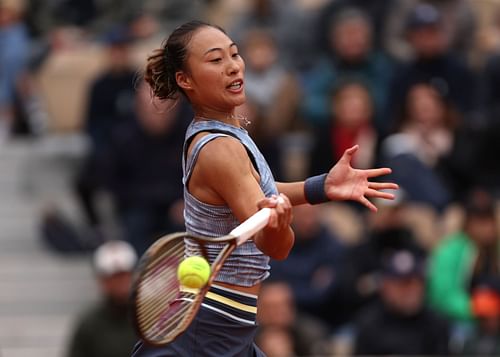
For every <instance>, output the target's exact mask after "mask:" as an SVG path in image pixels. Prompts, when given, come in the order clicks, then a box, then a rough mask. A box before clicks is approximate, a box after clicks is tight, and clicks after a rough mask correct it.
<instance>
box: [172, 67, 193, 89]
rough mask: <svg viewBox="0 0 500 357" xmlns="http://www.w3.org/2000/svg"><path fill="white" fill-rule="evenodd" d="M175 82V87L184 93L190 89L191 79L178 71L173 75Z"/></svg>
mask: <svg viewBox="0 0 500 357" xmlns="http://www.w3.org/2000/svg"><path fill="white" fill-rule="evenodd" d="M175 81H176V82H177V85H178V86H179V87H181V88H182V89H183V90H184V91H188V90H190V89H192V85H191V78H190V77H189V76H188V75H187V74H186V73H185V72H183V71H178V72H176V73H175Z"/></svg>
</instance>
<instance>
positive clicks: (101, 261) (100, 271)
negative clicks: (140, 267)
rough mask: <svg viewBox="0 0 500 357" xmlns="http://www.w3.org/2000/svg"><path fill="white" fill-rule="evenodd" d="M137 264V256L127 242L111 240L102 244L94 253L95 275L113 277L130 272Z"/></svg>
mask: <svg viewBox="0 0 500 357" xmlns="http://www.w3.org/2000/svg"><path fill="white" fill-rule="evenodd" d="M136 263H137V254H136V253H135V250H134V248H133V247H132V246H131V245H130V244H129V243H127V242H125V241H121V240H113V241H109V242H106V243H104V244H102V245H101V246H100V247H99V248H97V250H96V251H95V253H94V267H95V270H96V273H97V275H105V276H109V275H113V274H116V273H121V272H129V271H132V270H133V269H134V267H135V264H136Z"/></svg>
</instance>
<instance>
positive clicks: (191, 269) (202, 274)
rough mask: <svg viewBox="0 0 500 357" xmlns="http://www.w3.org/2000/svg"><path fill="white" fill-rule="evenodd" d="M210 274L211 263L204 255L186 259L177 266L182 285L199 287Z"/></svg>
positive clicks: (205, 281)
mask: <svg viewBox="0 0 500 357" xmlns="http://www.w3.org/2000/svg"><path fill="white" fill-rule="evenodd" d="M209 276H210V264H208V262H207V261H206V259H204V258H202V257H196V256H193V257H189V258H186V259H184V260H183V261H182V262H181V263H180V264H179V268H177V278H178V279H179V282H180V283H181V285H184V286H187V287H188V288H193V289H199V288H201V287H203V286H204V285H205V284H206V283H207V281H208V277H209Z"/></svg>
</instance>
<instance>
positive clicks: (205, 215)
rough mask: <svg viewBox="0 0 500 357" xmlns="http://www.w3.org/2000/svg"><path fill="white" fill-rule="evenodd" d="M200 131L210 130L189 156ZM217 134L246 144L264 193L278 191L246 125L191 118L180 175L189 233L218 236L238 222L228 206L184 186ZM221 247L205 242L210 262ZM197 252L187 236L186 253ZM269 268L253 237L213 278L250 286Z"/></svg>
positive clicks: (257, 281) (218, 136)
mask: <svg viewBox="0 0 500 357" xmlns="http://www.w3.org/2000/svg"><path fill="white" fill-rule="evenodd" d="M200 132H209V134H208V135H205V136H204V137H202V138H201V139H200V140H198V141H197V142H196V143H195V144H194V146H193V148H192V150H191V153H190V154H189V156H188V155H187V151H188V147H189V144H190V143H191V141H192V139H193V138H194V136H195V135H196V134H198V133H200ZM220 137H234V138H236V139H238V140H239V141H240V142H241V143H242V144H243V145H244V146H245V148H246V150H247V153H248V155H249V157H250V160H251V161H252V163H253V165H254V167H255V169H256V170H257V172H258V173H259V175H260V182H259V184H260V188H261V189H262V191H263V192H264V195H265V196H266V197H268V196H271V195H273V194H278V190H277V188H276V183H275V181H274V178H273V175H272V172H271V169H270V168H269V166H268V164H267V162H266V160H265V159H264V156H263V155H262V154H261V152H260V151H259V149H258V148H257V146H256V145H255V143H254V142H253V140H252V139H251V138H250V136H249V135H248V132H247V131H246V130H245V129H243V128H238V127H236V126H233V125H230V124H225V123H221V122H219V121H216V120H206V121H193V122H192V123H191V124H190V125H189V127H188V129H187V131H186V137H185V141H184V149H183V156H182V167H183V172H184V176H183V179H182V182H183V184H184V204H185V208H184V220H185V224H186V231H187V232H188V233H191V234H195V235H202V236H205V237H218V236H222V235H226V234H228V233H229V232H230V231H231V230H233V228H235V227H236V226H238V225H239V224H240V222H239V221H238V220H237V219H236V217H235V216H234V215H233V213H232V211H231V209H230V208H229V207H228V206H226V205H224V206H218V205H211V204H208V203H204V202H201V201H199V200H198V199H196V198H195V197H194V196H192V195H191V194H190V193H189V191H188V188H187V187H188V182H189V179H190V177H191V174H192V172H193V169H194V166H195V164H196V160H197V158H198V155H199V153H200V151H201V150H202V148H203V146H204V145H206V144H207V143H208V142H210V141H211V140H214V139H216V138H220ZM222 179H223V178H222ZM222 247H223V244H220V243H214V244H207V245H206V253H207V254H208V259H209V261H210V263H212V262H213V260H214V259H215V257H216V256H217V255H218V253H219V252H220V250H221V249H222ZM199 254H200V248H199V246H198V244H197V243H196V242H194V241H192V240H190V239H186V256H191V255H199ZM269 269H270V267H269V257H268V256H267V255H265V254H264V253H262V252H261V251H260V250H259V249H258V248H257V247H256V245H255V243H254V242H253V240H248V241H247V242H246V243H244V244H242V245H241V246H239V247H237V248H236V249H235V250H234V251H233V253H232V254H231V255H230V256H229V257H228V259H227V260H226V262H225V263H224V265H223V267H222V268H221V270H220V271H219V274H218V275H217V276H216V278H215V281H219V282H224V283H228V284H234V285H239V286H253V285H255V284H257V283H259V282H261V281H263V280H264V279H266V278H267V277H268V276H269Z"/></svg>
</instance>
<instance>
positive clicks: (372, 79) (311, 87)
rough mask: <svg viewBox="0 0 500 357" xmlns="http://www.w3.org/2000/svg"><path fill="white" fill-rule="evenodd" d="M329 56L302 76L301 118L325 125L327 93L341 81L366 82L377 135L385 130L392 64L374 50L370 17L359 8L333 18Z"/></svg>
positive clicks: (327, 113) (327, 108)
mask: <svg viewBox="0 0 500 357" xmlns="http://www.w3.org/2000/svg"><path fill="white" fill-rule="evenodd" d="M327 31H328V48H329V50H330V51H329V53H328V55H325V56H323V57H322V58H321V59H320V60H318V61H317V63H316V64H315V65H314V67H313V68H312V69H311V71H309V72H308V73H306V74H305V78H304V91H305V93H304V103H303V108H302V109H303V115H304V118H305V120H307V121H308V122H310V123H311V124H313V125H321V124H325V123H326V122H327V121H328V118H329V117H330V114H331V108H330V93H331V92H332V89H333V88H334V86H335V85H336V84H337V83H338V81H339V79H340V78H343V77H353V78H358V79H360V80H361V81H363V82H365V83H366V84H367V86H368V89H369V91H370V93H372V95H373V102H374V119H375V121H374V124H375V127H376V128H377V131H379V133H382V132H384V131H385V130H387V125H388V123H387V122H386V120H387V118H386V115H385V111H386V104H387V103H386V102H387V99H388V98H387V95H388V90H389V84H390V81H391V78H392V65H391V62H390V61H389V60H388V58H387V57H386V56H384V55H383V54H382V53H380V52H379V51H377V49H375V48H374V47H373V39H372V36H373V28H372V24H371V20H370V18H369V17H368V16H367V15H366V14H365V13H364V12H362V11H360V10H358V9H352V8H347V9H344V10H342V11H341V12H339V13H338V14H337V15H336V16H335V18H333V19H332V23H331V26H330V27H329V28H328V30H327Z"/></svg>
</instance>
